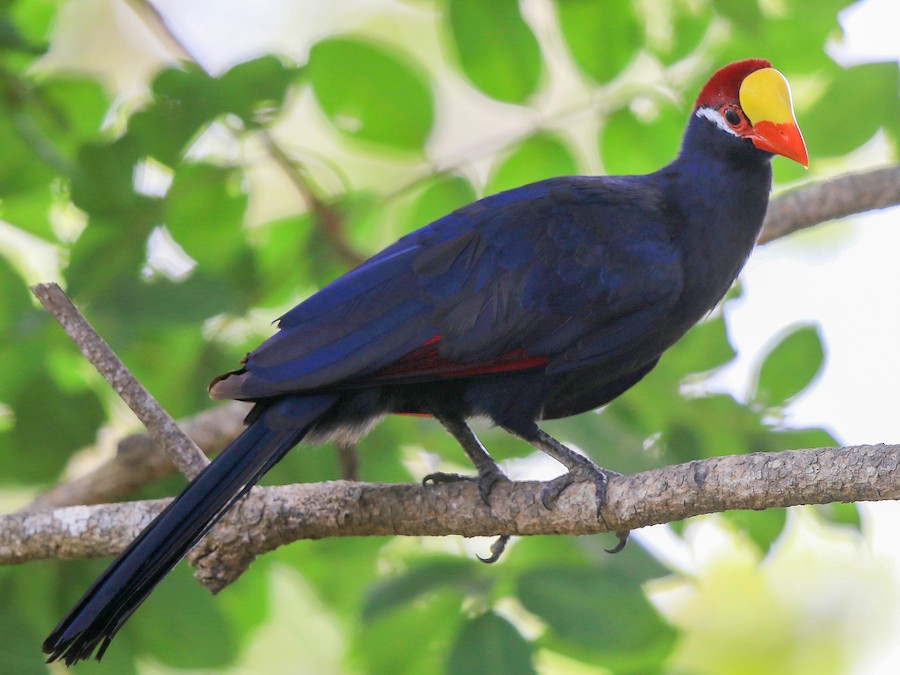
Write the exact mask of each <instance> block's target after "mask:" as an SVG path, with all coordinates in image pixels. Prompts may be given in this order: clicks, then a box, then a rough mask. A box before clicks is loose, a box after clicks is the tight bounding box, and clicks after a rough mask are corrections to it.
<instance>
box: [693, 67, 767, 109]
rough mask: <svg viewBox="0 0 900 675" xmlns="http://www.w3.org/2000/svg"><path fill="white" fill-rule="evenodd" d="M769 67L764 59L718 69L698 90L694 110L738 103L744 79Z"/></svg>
mask: <svg viewBox="0 0 900 675" xmlns="http://www.w3.org/2000/svg"><path fill="white" fill-rule="evenodd" d="M771 67H772V64H771V63H769V62H768V61H766V60H765V59H745V60H744V61H735V62H734V63H729V64H728V65H727V66H725V67H723V68H719V70H717V71H716V72H715V73H713V76H712V77H711V78H709V81H708V82H707V83H706V84H705V85H703V89H701V90H700V95H699V96H698V97H697V101H696V103H694V110H696V109H697V108H699V107H700V106H707V107H709V108H718V107H719V106H721V105H724V104H725V103H738V102H739V101H740V90H741V83H742V82H743V81H744V78H745V77H747V76H748V75H749V74H750V73H752V72H754V71H757V70H761V69H762V68H771Z"/></svg>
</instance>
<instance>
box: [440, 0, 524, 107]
mask: <svg viewBox="0 0 900 675" xmlns="http://www.w3.org/2000/svg"><path fill="white" fill-rule="evenodd" d="M447 16H448V18H449V28H450V36H451V38H452V40H453V44H454V46H455V47H456V53H457V55H458V57H459V62H460V65H461V66H462V70H463V72H464V73H465V74H466V77H468V78H469V80H471V82H472V84H474V85H475V86H476V87H478V88H479V89H480V90H481V91H483V92H484V93H485V94H487V95H488V96H490V97H492V98H495V99H498V100H500V101H508V102H510V103H523V102H524V101H525V100H526V99H527V98H528V97H529V96H531V95H532V94H533V93H534V91H535V89H536V88H537V85H538V81H539V79H540V75H541V53H540V49H539V48H538V43H537V40H536V39H535V37H534V35H533V34H532V33H531V29H530V28H529V27H528V25H527V24H526V23H525V21H523V20H522V16H521V14H519V3H518V0H492V1H491V2H483V1H482V0H449V2H448V11H447Z"/></svg>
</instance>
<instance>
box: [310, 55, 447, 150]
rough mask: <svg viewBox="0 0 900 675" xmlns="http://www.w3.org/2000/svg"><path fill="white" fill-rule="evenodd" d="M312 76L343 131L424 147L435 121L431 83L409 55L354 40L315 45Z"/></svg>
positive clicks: (384, 142) (413, 147) (318, 93)
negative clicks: (413, 63) (411, 61)
mask: <svg viewBox="0 0 900 675" xmlns="http://www.w3.org/2000/svg"><path fill="white" fill-rule="evenodd" d="M308 74H309V79H310V83H311V84H312V88H313V92H314V93H315V95H316V99H317V100H318V102H319V105H320V106H321V107H322V110H323V111H324V112H325V114H326V115H327V116H328V119H329V120H330V121H331V123H332V124H333V125H334V126H335V128H337V129H338V130H339V131H340V132H341V133H343V134H345V135H346V136H348V137H351V138H357V139H360V140H364V141H370V142H373V143H379V144H382V145H387V146H389V147H392V148H396V149H398V150H415V151H421V150H422V148H423V146H424V143H425V139H426V138H428V134H429V133H430V132H431V127H432V124H433V123H434V103H433V101H432V93H431V87H430V85H429V83H428V80H427V79H426V78H425V76H424V74H423V73H421V72H420V71H419V69H418V68H416V67H414V66H413V65H412V64H411V63H410V60H409V59H408V58H404V57H401V56H399V55H396V54H395V53H393V52H392V51H390V50H388V49H386V48H385V47H383V46H381V45H379V44H376V43H373V42H368V41H363V40H360V39H352V38H330V39H328V40H323V41H322V42H319V43H317V44H316V45H314V46H313V48H312V50H311V51H310V54H309V64H308Z"/></svg>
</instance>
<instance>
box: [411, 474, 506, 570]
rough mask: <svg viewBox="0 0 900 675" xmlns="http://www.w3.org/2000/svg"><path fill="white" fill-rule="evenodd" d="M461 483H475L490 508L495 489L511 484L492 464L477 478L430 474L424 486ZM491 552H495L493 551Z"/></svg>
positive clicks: (423, 482)
mask: <svg viewBox="0 0 900 675" xmlns="http://www.w3.org/2000/svg"><path fill="white" fill-rule="evenodd" d="M459 481H472V482H474V483H475V484H476V485H477V486H478V495H479V496H480V497H481V501H483V502H484V503H485V504H487V505H488V506H490V503H491V502H490V497H491V492H493V491H494V488H495V487H497V485H498V484H499V483H502V482H509V478H508V477H507V475H506V474H505V473H503V471H502V470H501V469H500V467H499V466H497V465H496V464H493V463H492V464H485V465H483V466H482V467H481V468H480V469H479V471H478V475H477V476H467V475H464V474H461V473H444V472H441V471H438V472H435V473H430V474H428V475H427V476H425V478H423V479H422V484H423V485H426V484H428V483H434V484H437V483H457V482H459ZM504 546H505V544H504ZM491 550H492V552H493V549H491ZM501 553H502V551H501ZM491 557H492V558H493V557H494V556H493V555H492V556H491ZM497 557H499V555H498V556H497ZM491 562H493V561H491Z"/></svg>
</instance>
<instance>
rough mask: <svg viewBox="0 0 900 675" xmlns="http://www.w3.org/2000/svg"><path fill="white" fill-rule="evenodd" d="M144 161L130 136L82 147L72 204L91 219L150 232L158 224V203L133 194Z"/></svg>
mask: <svg viewBox="0 0 900 675" xmlns="http://www.w3.org/2000/svg"><path fill="white" fill-rule="evenodd" d="M143 158H144V153H143V149H142V148H141V147H140V145H139V144H138V143H137V142H136V140H135V139H134V138H133V137H131V136H123V137H122V138H119V139H117V140H116V141H114V142H112V143H90V144H86V145H83V146H82V147H81V149H80V151H79V152H78V159H77V162H78V166H77V170H76V172H75V175H74V177H73V179H72V201H73V202H74V203H75V205H76V206H77V207H78V208H80V209H82V210H83V211H87V212H88V213H89V214H91V215H95V216H104V217H107V218H110V219H114V220H116V221H118V222H120V223H123V224H126V225H127V226H128V227H135V226H144V227H147V228H149V227H150V226H152V225H154V224H156V223H158V222H159V206H160V202H159V200H158V199H155V198H152V197H147V196H144V195H140V194H138V193H136V192H135V191H134V176H135V172H136V171H137V168H138V162H139V161H140V160H142V159H143ZM148 232H149V229H148Z"/></svg>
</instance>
